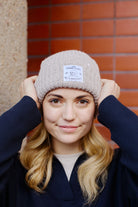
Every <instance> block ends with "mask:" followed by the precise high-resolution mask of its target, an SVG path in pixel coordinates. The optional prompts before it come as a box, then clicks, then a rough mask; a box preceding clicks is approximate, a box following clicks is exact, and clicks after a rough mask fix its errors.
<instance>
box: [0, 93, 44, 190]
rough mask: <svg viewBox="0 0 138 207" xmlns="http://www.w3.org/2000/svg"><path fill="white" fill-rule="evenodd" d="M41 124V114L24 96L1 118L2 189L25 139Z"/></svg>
mask: <svg viewBox="0 0 138 207" xmlns="http://www.w3.org/2000/svg"><path fill="white" fill-rule="evenodd" d="M40 122H41V114H40V112H39V110H38V109H37V106H36V103H35V101H34V100H33V99H32V98H30V97H29V96H24V97H23V98H22V99H21V101H20V102H18V103H17V104H16V105H15V106H13V107H12V108H11V109H10V110H8V111H7V112H5V113H4V114H3V115H1V116H0V189H2V188H3V185H4V184H5V182H6V178H7V177H8V174H9V171H10V168H11V166H12V165H13V163H14V157H15V156H16V154H17V153H18V151H19V149H20V147H21V143H22V140H23V138H24V137H25V136H26V134H27V133H28V132H29V131H30V130H32V129H33V128H35V127H36V126H37V125H38V124H39V123H40Z"/></svg>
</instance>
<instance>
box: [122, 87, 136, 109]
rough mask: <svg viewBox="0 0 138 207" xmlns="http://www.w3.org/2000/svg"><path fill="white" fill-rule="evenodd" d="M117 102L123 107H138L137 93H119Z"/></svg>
mask: <svg viewBox="0 0 138 207" xmlns="http://www.w3.org/2000/svg"><path fill="white" fill-rule="evenodd" d="M119 100H120V101H121V102H122V103H123V104H124V105H125V106H129V107H130V106H132V107H138V91H121V95H120V97H119Z"/></svg>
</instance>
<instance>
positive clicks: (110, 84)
mask: <svg viewBox="0 0 138 207" xmlns="http://www.w3.org/2000/svg"><path fill="white" fill-rule="evenodd" d="M101 82H102V84H101V85H102V88H101V95H100V97H99V100H98V105H100V103H101V102H102V101H103V100H104V99H105V98H106V97H107V96H109V95H113V96H115V97H116V98H119V96H120V87H119V86H118V84H117V83H116V82H115V81H113V80H108V79H102V80H101Z"/></svg>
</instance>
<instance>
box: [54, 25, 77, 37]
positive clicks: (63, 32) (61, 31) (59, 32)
mask: <svg viewBox="0 0 138 207" xmlns="http://www.w3.org/2000/svg"><path fill="white" fill-rule="evenodd" d="M79 35H80V23H79V22H72V23H60V24H52V32H51V37H79Z"/></svg>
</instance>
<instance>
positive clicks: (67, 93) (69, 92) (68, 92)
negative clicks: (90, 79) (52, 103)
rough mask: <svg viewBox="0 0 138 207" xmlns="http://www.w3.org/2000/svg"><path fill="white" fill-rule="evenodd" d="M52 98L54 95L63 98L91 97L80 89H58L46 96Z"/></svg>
mask: <svg viewBox="0 0 138 207" xmlns="http://www.w3.org/2000/svg"><path fill="white" fill-rule="evenodd" d="M52 95H53V96H54V95H60V96H63V97H78V96H88V97H92V95H91V94H90V93H89V92H87V91H83V90H80V89H74V88H58V89H54V90H52V91H50V92H48V93H47V95H46V96H47V97H48V96H52Z"/></svg>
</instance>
